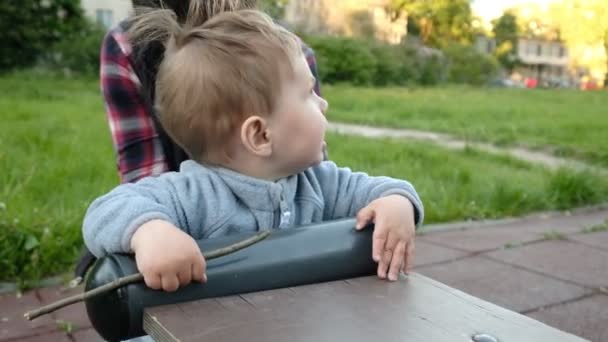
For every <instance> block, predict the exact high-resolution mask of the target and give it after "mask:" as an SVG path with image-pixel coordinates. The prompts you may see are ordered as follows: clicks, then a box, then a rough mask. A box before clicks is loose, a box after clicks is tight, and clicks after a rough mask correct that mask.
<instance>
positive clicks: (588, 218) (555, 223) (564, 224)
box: [520, 210, 608, 235]
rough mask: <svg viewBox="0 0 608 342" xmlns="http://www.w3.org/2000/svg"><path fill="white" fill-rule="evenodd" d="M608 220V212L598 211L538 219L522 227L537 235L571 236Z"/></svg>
mask: <svg viewBox="0 0 608 342" xmlns="http://www.w3.org/2000/svg"><path fill="white" fill-rule="evenodd" d="M607 219H608V210H598V211H593V212H587V213H582V214H580V215H577V214H574V215H558V216H554V217H551V216H549V217H547V218H543V217H538V218H535V219H532V220H529V221H528V222H525V223H520V225H525V226H527V227H529V228H528V229H529V230H530V231H532V232H536V233H541V234H542V233H545V232H550V231H555V232H558V233H561V234H565V235H569V234H576V233H580V232H581V231H582V230H583V229H585V228H589V227H591V226H594V225H597V224H601V223H603V222H604V221H605V220H607Z"/></svg>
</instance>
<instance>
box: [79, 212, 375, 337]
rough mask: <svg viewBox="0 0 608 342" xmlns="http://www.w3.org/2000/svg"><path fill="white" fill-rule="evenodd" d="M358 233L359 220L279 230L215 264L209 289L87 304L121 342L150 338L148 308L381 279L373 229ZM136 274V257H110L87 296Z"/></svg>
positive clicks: (139, 292) (130, 290) (128, 293)
mask: <svg viewBox="0 0 608 342" xmlns="http://www.w3.org/2000/svg"><path fill="white" fill-rule="evenodd" d="M354 227H355V220H354V219H344V220H338V221H330V222H324V223H322V224H315V225H310V226H306V227H299V228H294V229H287V230H275V231H273V232H272V234H271V235H270V236H269V237H267V238H266V239H265V240H263V241H261V242H258V243H256V244H255V245H253V246H250V247H248V248H245V249H243V250H240V251H238V252H235V253H232V254H230V255H226V256H223V257H221V258H218V259H214V260H210V261H209V262H208V263H207V277H208V282H207V283H206V284H201V283H192V284H190V285H188V286H186V287H183V288H180V289H179V290H177V291H175V292H170V293H169V292H163V291H156V290H152V289H149V288H147V287H146V286H145V284H143V283H140V284H133V285H128V286H125V287H123V288H121V289H118V290H116V291H112V292H110V293H108V294H104V295H101V296H98V297H95V298H92V299H89V300H87V301H86V303H85V304H86V308H87V313H88V315H89V319H90V320H91V323H92V324H93V327H94V328H95V329H96V330H97V332H98V333H99V334H100V335H101V336H102V337H103V338H105V339H106V340H109V341H118V340H124V339H128V338H133V337H136V336H141V335H144V334H145V333H144V331H143V327H142V320H143V310H144V308H146V307H152V306H159V305H166V304H175V303H179V302H185V301H192V300H197V299H203V298H209V297H218V296H228V295H233V294H237V293H247V292H255V291H263V290H270V289H276V288H283V287H290V286H298V285H305V284H312V283H318V282H326V281H333V280H340V279H347V278H353V277H359V276H365V275H371V274H375V270H376V263H375V262H374V261H373V260H372V258H371V246H372V229H371V227H368V228H366V229H365V230H364V231H362V232H357V231H356V230H355V229H354ZM252 234H253V233H252ZM252 234H238V235H232V236H228V237H222V238H217V239H209V240H201V241H199V246H200V247H201V250H203V251H211V250H214V249H216V248H220V247H224V246H227V245H229V244H232V243H234V242H237V241H240V240H243V239H245V238H247V237H250V236H251V235H252ZM136 272H137V269H136V265H135V262H134V260H133V258H132V256H129V255H109V256H107V257H104V258H101V259H99V260H98V261H97V262H96V264H95V265H94V267H93V269H92V270H91V272H90V273H89V276H88V277H87V283H86V290H90V289H93V288H96V287H99V286H101V285H104V284H106V283H109V282H111V281H113V280H114V279H117V278H119V277H123V276H126V275H130V274H133V273H136Z"/></svg>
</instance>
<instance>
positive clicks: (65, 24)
mask: <svg viewBox="0 0 608 342" xmlns="http://www.w3.org/2000/svg"><path fill="white" fill-rule="evenodd" d="M0 18H1V19H0V46H2V54H0V71H6V70H10V69H14V68H25V67H29V66H31V65H33V64H34V63H36V62H37V61H38V58H39V57H40V56H41V54H42V53H44V52H45V51H48V49H49V48H50V47H51V46H52V45H53V44H55V43H56V42H57V41H59V40H60V39H62V37H64V36H65V35H66V34H69V33H71V32H77V31H79V30H81V29H82V27H83V22H84V14H83V12H82V9H81V7H80V1H79V0H46V1H40V0H20V1H0Z"/></svg>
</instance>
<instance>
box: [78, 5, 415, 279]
mask: <svg viewBox="0 0 608 342" xmlns="http://www.w3.org/2000/svg"><path fill="white" fill-rule="evenodd" d="M169 13H170V12H169V11H167V10H156V11H152V12H149V13H147V14H145V15H143V16H142V17H141V18H140V20H138V21H136V23H135V24H134V26H132V28H131V34H132V36H133V37H134V39H135V40H137V39H140V40H141V39H142V37H144V36H146V37H150V36H155V37H156V38H158V37H166V41H167V42H166V51H165V56H164V59H163V62H162V63H161V65H160V66H159V70H158V74H157V82H156V96H155V98H156V106H157V110H158V113H160V114H159V116H160V121H161V123H162V125H163V126H164V128H165V129H166V131H167V132H168V134H169V135H170V136H171V138H172V139H173V140H174V141H175V142H177V143H178V144H179V145H180V146H181V147H182V148H183V149H184V150H185V151H186V152H187V153H188V155H189V156H190V158H191V160H189V161H186V162H184V163H182V164H181V167H180V171H179V172H169V173H165V174H163V175H161V176H158V177H149V178H145V179H142V180H141V181H139V182H137V183H134V184H123V185H120V186H118V187H116V188H115V189H114V190H112V191H111V192H109V193H108V194H106V195H104V196H102V197H100V198H98V199H97V200H95V201H94V202H93V203H92V204H91V206H90V207H89V209H88V211H87V213H86V216H85V219H84V226H83V235H84V240H85V242H86V244H87V246H88V247H89V249H90V250H91V251H92V252H93V254H95V255H96V256H98V257H100V256H103V255H105V254H108V253H135V259H136V262H137V267H138V269H139V270H140V272H141V273H143V275H144V279H145V282H146V284H147V286H149V287H151V288H153V289H163V290H165V291H174V290H176V289H177V288H178V287H180V286H184V285H186V284H188V283H190V282H191V281H203V282H204V281H206V280H207V279H206V275H205V269H206V264H205V260H204V258H203V255H202V252H201V251H200V249H199V247H198V245H197V244H196V242H195V239H208V238H213V237H218V236H224V235H228V234H232V233H237V232H255V231H258V230H260V229H268V228H272V229H290V228H292V227H297V226H302V225H306V224H310V223H318V222H322V221H327V220H334V219H338V218H344V217H354V216H356V217H357V227H356V228H357V229H363V227H365V226H366V225H367V224H368V223H371V222H373V223H375V230H374V233H373V246H372V257H373V259H374V260H375V261H376V262H378V276H379V277H380V278H383V279H385V278H388V279H389V280H396V279H397V276H398V273H399V272H400V271H407V270H408V269H409V268H410V266H411V263H412V257H413V249H414V234H415V227H416V226H418V225H420V224H421V222H422V220H423V213H424V210H423V206H422V203H421V201H420V198H419V196H418V194H417V193H416V191H415V189H414V188H413V187H412V185H411V184H410V183H409V182H406V181H402V180H397V179H392V178H388V177H371V176H368V175H367V174H365V173H360V172H352V171H351V170H350V169H348V168H339V167H337V166H336V165H335V164H334V163H333V162H329V161H323V151H324V149H325V141H324V135H325V129H326V126H327V121H326V119H325V112H326V111H327V107H328V104H327V102H326V101H325V100H324V99H322V98H321V97H319V96H317V94H316V93H315V92H314V90H313V88H314V84H315V79H314V77H313V76H312V73H311V71H310V69H309V67H308V65H307V63H306V60H305V58H304V56H303V54H302V52H301V44H300V43H299V41H298V38H297V37H295V36H294V35H293V34H292V33H290V32H288V31H287V30H285V29H283V28H282V27H280V26H278V25H276V24H275V23H273V21H272V20H271V19H270V18H269V17H268V16H266V15H265V14H263V13H261V12H258V11H255V10H242V11H236V12H225V13H221V14H219V15H217V16H215V17H213V18H211V19H210V20H208V21H207V22H205V23H204V24H202V25H200V26H196V27H193V26H192V25H188V23H187V22H186V23H185V24H183V25H180V24H178V23H177V21H175V19H174V17H172V16H171V15H170V14H169ZM151 23H155V24H154V25H152V24H151ZM158 23H162V25H160V24H158Z"/></svg>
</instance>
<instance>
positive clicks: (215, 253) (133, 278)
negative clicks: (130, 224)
mask: <svg viewBox="0 0 608 342" xmlns="http://www.w3.org/2000/svg"><path fill="white" fill-rule="evenodd" d="M268 235H270V230H262V231H260V232H259V233H257V234H255V235H254V236H252V237H250V238H247V239H245V240H242V241H239V242H237V243H234V244H232V245H229V246H226V247H223V248H218V249H215V250H212V251H210V252H207V253H203V256H204V257H205V260H211V259H215V258H219V257H221V256H224V255H228V254H230V253H234V252H236V251H238V250H241V249H243V248H246V247H249V246H251V245H253V244H255V243H257V242H259V241H262V240H264V239H265V238H266V237H268ZM143 280H144V276H143V275H142V274H141V273H135V274H131V275H128V276H125V277H121V278H118V279H115V280H113V281H112V282H110V283H107V284H105V285H102V286H100V287H97V288H95V289H92V290H90V291H86V292H83V293H80V294H77V295H74V296H71V297H67V298H64V299H61V300H59V301H56V302H54V303H51V304H49V305H45V306H43V307H40V308H38V309H35V310H31V311H28V312H26V313H25V314H24V315H23V317H25V318H26V319H27V320H28V321H31V320H33V319H34V318H36V317H39V316H42V315H46V314H48V313H51V312H53V311H55V310H57V309H61V308H62V307H64V306H68V305H71V304H74V303H78V302H81V301H83V300H86V299H89V298H93V297H95V296H98V295H100V294H103V293H106V292H109V291H112V290H115V289H117V288H120V287H123V286H125V285H129V284H133V283H138V282H141V281H143Z"/></svg>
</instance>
